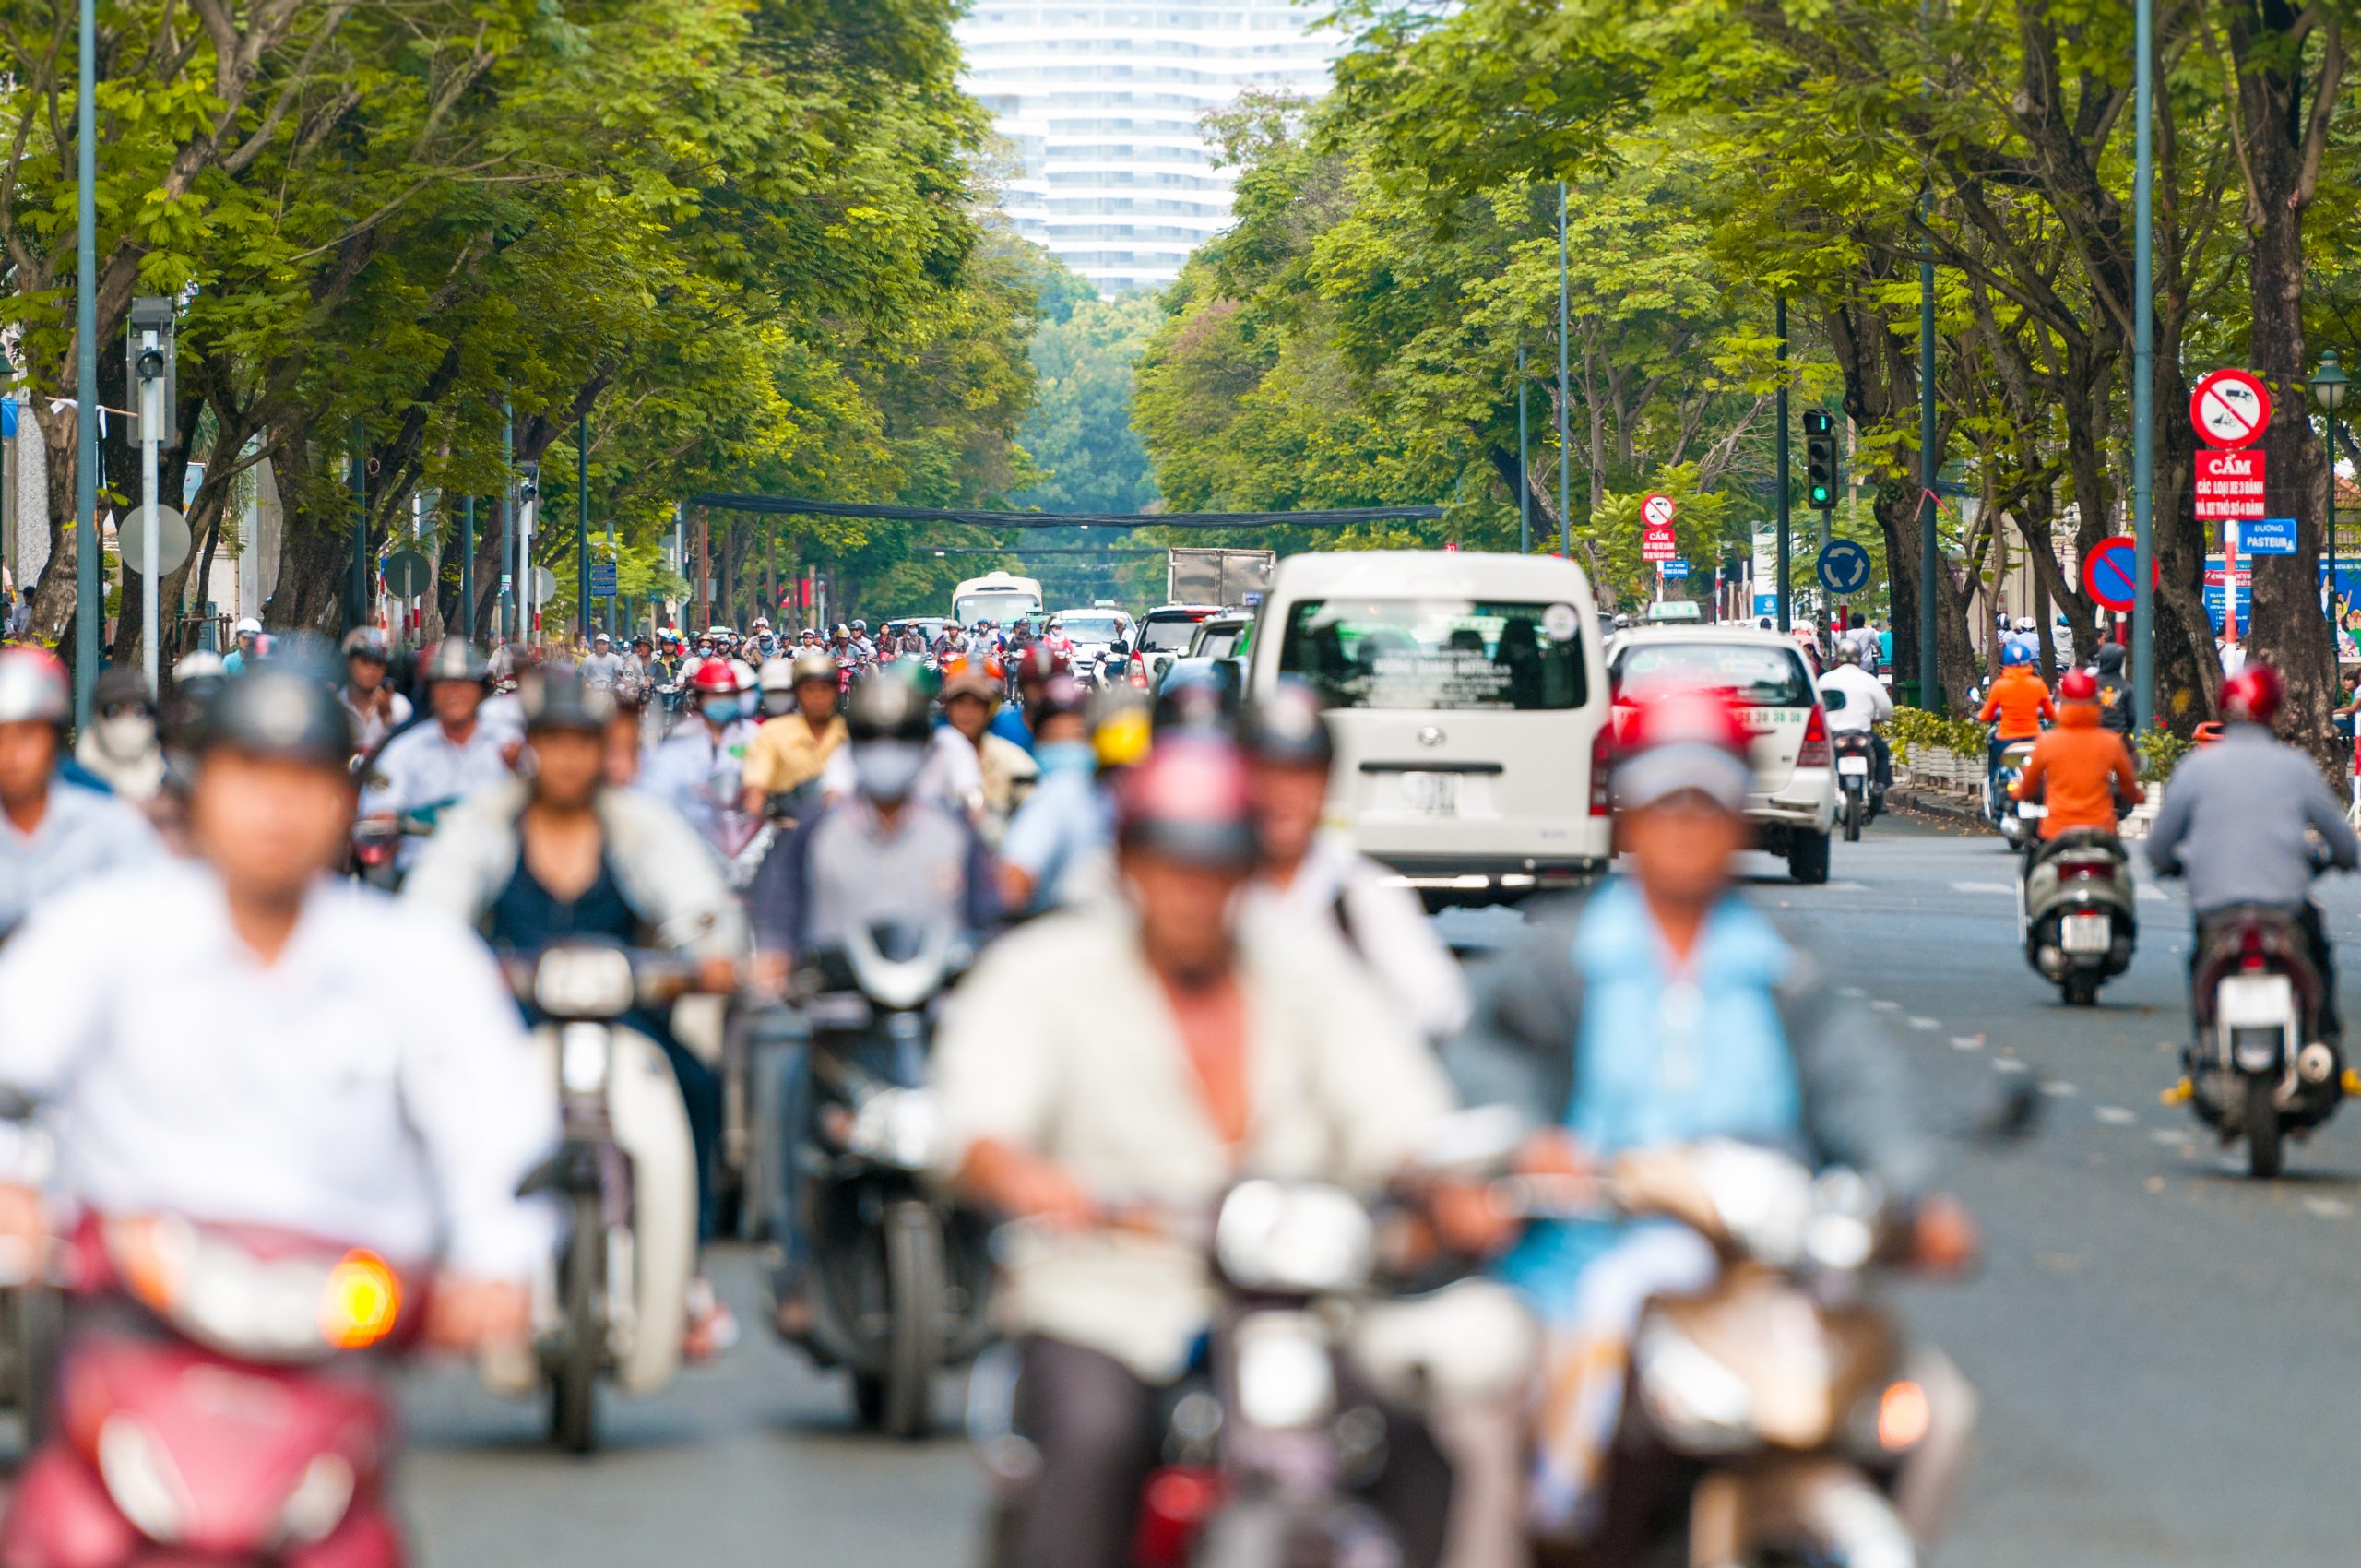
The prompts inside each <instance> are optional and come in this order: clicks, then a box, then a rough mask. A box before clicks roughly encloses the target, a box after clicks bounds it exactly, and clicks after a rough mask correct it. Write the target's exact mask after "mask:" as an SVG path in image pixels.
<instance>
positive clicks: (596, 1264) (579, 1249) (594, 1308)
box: [549, 1193, 607, 1454]
mask: <svg viewBox="0 0 2361 1568" xmlns="http://www.w3.org/2000/svg"><path fill="white" fill-rule="evenodd" d="M606 1254H607V1229H606V1224H605V1217H604V1214H603V1212H602V1210H601V1207H600V1205H599V1194H596V1193H582V1194H576V1196H575V1200H574V1218H573V1224H572V1228H571V1230H570V1233H569V1234H568V1235H567V1237H566V1245H565V1251H564V1253H563V1254H561V1255H560V1257H559V1258H558V1304H559V1306H560V1308H561V1309H562V1311H563V1312H564V1324H562V1326H561V1327H560V1329H559V1336H558V1348H557V1354H556V1355H555V1357H553V1358H552V1360H551V1363H550V1371H549V1379H550V1441H551V1442H552V1443H554V1444H556V1445H557V1446H558V1447H560V1448H562V1449H564V1450H565V1452H567V1453H568V1454H587V1453H589V1452H591V1451H592V1450H593V1449H595V1448H597V1447H598V1446H599V1362H600V1360H602V1359H603V1358H602V1357H601V1354H600V1351H601V1349H602V1348H603V1347H604V1345H605V1343H606V1324H605V1321H604V1319H603V1317H602V1315H601V1314H600V1313H599V1277H600V1276H601V1275H602V1274H604V1273H605V1272H606Z"/></svg>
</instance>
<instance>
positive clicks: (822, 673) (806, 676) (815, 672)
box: [793, 647, 836, 686]
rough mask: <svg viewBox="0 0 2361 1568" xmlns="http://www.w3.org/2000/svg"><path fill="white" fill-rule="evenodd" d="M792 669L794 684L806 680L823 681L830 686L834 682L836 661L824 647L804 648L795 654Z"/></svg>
mask: <svg viewBox="0 0 2361 1568" xmlns="http://www.w3.org/2000/svg"><path fill="white" fill-rule="evenodd" d="M793 669H794V671H795V680H794V684H796V685H799V686H800V685H801V684H802V683H804V682H806V681H825V682H827V683H829V684H830V685H832V686H833V685H835V684H836V660H835V659H833V658H831V657H829V654H828V651H827V649H825V648H819V647H807V648H804V649H803V650H801V652H799V653H798V654H796V656H795V662H794V665H793Z"/></svg>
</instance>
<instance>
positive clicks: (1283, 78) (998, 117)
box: [959, 0, 1339, 294]
mask: <svg viewBox="0 0 2361 1568" xmlns="http://www.w3.org/2000/svg"><path fill="white" fill-rule="evenodd" d="M1317 15H1318V10H1317V8H1316V7H1312V8H1307V7H1304V6H1299V5H1297V4H1295V3H1294V0H974V5H973V6H972V8H971V9H970V10H969V12H968V15H967V19H966V20H965V21H963V22H962V23H961V24H960V27H959V38H960V42H961V43H962V45H963V46H964V47H965V49H966V51H967V74H966V77H965V85H966V86H967V90H968V91H969V92H971V93H973V94H975V96H976V97H977V98H978V99H979V100H980V101H982V102H983V104H984V106H985V107H986V108H987V109H989V110H990V111H991V113H992V115H993V117H994V119H995V121H996V122H997V124H998V125H999V129H1000V132H1001V135H1002V136H1003V137H1005V138H1006V139H1007V141H1008V143H1009V145H1010V149H1011V151H1012V153H1013V154H1014V160H1015V163H1016V168H1015V169H1014V172H1013V175H1012V177H1011V179H1010V180H1009V183H1008V186H1007V189H1006V192H1005V194H1004V196H1003V201H1004V203H1005V205H1006V208H1007V213H1008V218H1009V221H1010V223H1011V224H1012V225H1013V226H1014V229H1015V231H1016V232H1017V233H1019V234H1021V235H1023V236H1024V237H1025V238H1026V239H1028V240H1031V241H1034V242H1035V243H1036V244H1039V245H1041V246H1043V247H1044V248H1045V249H1047V250H1050V251H1051V252H1053V253H1054V254H1055V255H1058V256H1059V258H1060V259H1062V260H1063V261H1064V262H1065V264H1066V265H1067V266H1069V267H1073V268H1074V270H1075V271H1076V272H1078V273H1080V274H1082V275H1083V276H1084V277H1086V278H1087V279H1090V280H1091V281H1092V282H1093V283H1095V284H1097V286H1098V289H1099V291H1100V292H1101V293H1107V294H1116V293H1122V292H1125V291H1129V290H1133V289H1156V288H1161V287H1163V286H1164V285H1165V284H1167V283H1169V282H1170V281H1171V280H1172V279H1173V278H1174V277H1175V276H1177V275H1178V274H1179V272H1180V270H1181V261H1182V260H1183V259H1184V258H1186V257H1187V255H1188V254H1189V253H1190V252H1191V251H1192V250H1193V249H1195V248H1196V247H1197V246H1198V245H1199V244H1203V243H1204V241H1206V240H1207V239H1209V238H1211V237H1212V236H1213V235H1215V234H1216V233H1218V232H1221V230H1222V229H1223V228H1224V227H1226V226H1227V225H1228V221H1229V204H1230V190H1231V186H1232V185H1233V184H1234V183H1235V182H1236V178H1237V171H1235V170H1233V169H1216V168H1215V167H1214V154H1213V148H1211V146H1210V145H1209V144H1208V141H1207V139H1206V136H1205V131H1204V124H1203V122H1204V116H1205V114H1206V113H1208V112H1209V111H1212V110H1216V109H1221V108H1224V107H1226V106H1228V104H1230V103H1232V102H1234V101H1236V100H1237V99H1238V97H1239V96H1240V94H1241V93H1245V92H1250V91H1252V92H1264V93H1286V94H1293V95H1295V96H1298V97H1302V98H1307V99H1309V98H1317V97H1319V96H1320V95H1321V94H1322V93H1323V92H1325V91H1326V90H1327V89H1328V79H1329V77H1328V71H1329V63H1330V61H1331V60H1332V59H1334V57H1335V54H1336V53H1337V50H1338V47H1339V43H1338V41H1337V39H1336V38H1335V35H1334V34H1333V33H1330V32H1327V31H1314V30H1312V28H1311V20H1312V19H1313V18H1315V17H1316V16H1317Z"/></svg>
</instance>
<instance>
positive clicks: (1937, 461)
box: [1918, 0, 1943, 713]
mask: <svg viewBox="0 0 2361 1568" xmlns="http://www.w3.org/2000/svg"><path fill="white" fill-rule="evenodd" d="M1934 16H1935V8H1934V0H1920V4H1919V6H1918V19H1919V23H1920V25H1921V26H1922V27H1923V28H1925V29H1926V30H1928V35H1929V38H1931V35H1932V30H1933V22H1934ZM1930 85H1931V84H1930ZM1934 200H1935V197H1934V193H1933V191H1931V190H1926V191H1922V192H1921V193H1920V194H1919V197H1918V212H1919V219H1920V221H1921V222H1922V223H1924V222H1926V221H1927V220H1930V219H1931V218H1932V217H1933V216H1934ZM1918 255H1919V261H1918V706H1919V707H1923V708H1925V709H1926V710H1927V711H1928V712H1929V713H1940V712H1942V711H1943V683H1942V681H1941V679H1940V676H1941V671H1939V670H1937V669H1936V668H1935V594H1936V591H1937V588H1939V586H1940V575H1941V572H1942V569H1943V561H1942V555H1941V552H1940V550H1939V549H1938V548H1937V546H1936V542H1935V481H1936V479H1937V478H1938V477H1939V476H1940V474H1941V472H1942V466H1943V465H1942V457H1941V455H1940V453H1938V452H1937V451H1936V450H1935V238H1934V235H1933V234H1932V232H1929V233H1928V235H1927V236H1926V238H1925V239H1924V240H1923V241H1922V242H1921V243H1920V245H1919V252H1918Z"/></svg>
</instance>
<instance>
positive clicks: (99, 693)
mask: <svg viewBox="0 0 2361 1568" xmlns="http://www.w3.org/2000/svg"><path fill="white" fill-rule="evenodd" d="M132 704H136V705H138V706H139V707H154V706H155V705H156V694H155V693H153V692H151V691H149V690H148V677H147V675H146V674H145V673H143V672H142V671H140V669H139V668H138V666H136V665H132V664H110V665H108V666H107V667H106V668H105V669H104V670H101V671H99V678H98V681H97V683H95V684H93V685H92V686H91V688H90V706H91V707H94V708H96V709H97V710H98V711H99V712H101V713H104V712H106V711H107V709H109V708H111V707H126V706H129V705H132Z"/></svg>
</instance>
